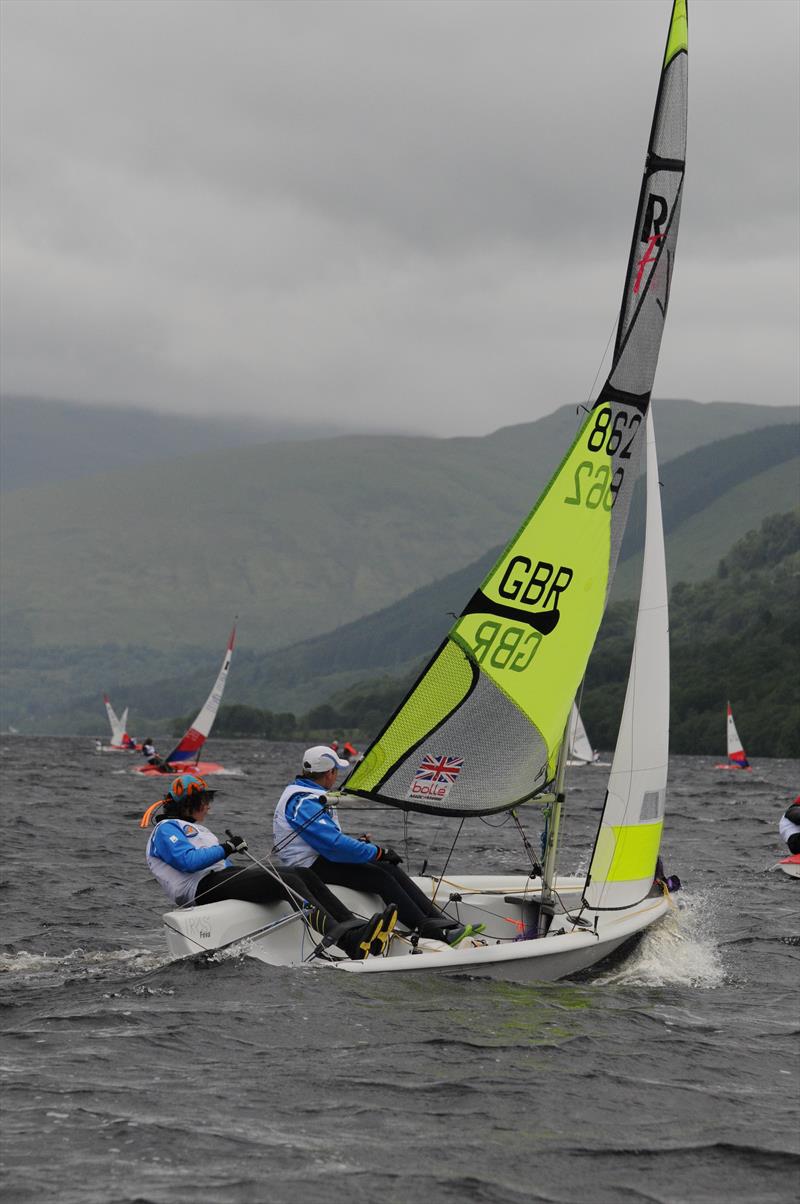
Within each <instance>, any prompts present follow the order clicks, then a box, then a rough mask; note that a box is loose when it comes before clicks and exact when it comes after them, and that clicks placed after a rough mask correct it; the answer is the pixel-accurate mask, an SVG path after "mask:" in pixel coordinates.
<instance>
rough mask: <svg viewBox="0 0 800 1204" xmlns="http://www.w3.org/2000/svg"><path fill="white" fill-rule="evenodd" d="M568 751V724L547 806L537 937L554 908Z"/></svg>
mask: <svg viewBox="0 0 800 1204" xmlns="http://www.w3.org/2000/svg"><path fill="white" fill-rule="evenodd" d="M568 751H569V723H567V726H566V727H565V728H564V738H563V740H562V741H561V748H560V749H559V753H558V763H557V765H556V776H555V783H554V789H553V793H554V796H555V797H554V798H553V801H552V802H551V803H550V804H549V805H548V807H549V810H548V813H547V825H546V828H545V831H546V833H547V838H546V842H545V849H544V862H543V865H542V894H541V901H540V904H539V936H545V935H546V933H547V929H548V927H549V925H550V918H551V917H552V915H553V910H554V907H555V902H554V900H555V889H554V884H555V880H556V853H557V852H558V834H559V831H560V829H561V811H562V808H563V806H564V801H565V797H566V796H565V794H564V778H565V775H566V768H567V753H568Z"/></svg>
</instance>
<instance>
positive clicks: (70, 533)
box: [2, 401, 794, 655]
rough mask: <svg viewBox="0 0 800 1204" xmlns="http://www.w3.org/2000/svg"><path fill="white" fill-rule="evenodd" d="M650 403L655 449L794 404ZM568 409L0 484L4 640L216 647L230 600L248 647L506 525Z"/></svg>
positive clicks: (572, 420) (278, 637) (462, 551)
mask: <svg viewBox="0 0 800 1204" xmlns="http://www.w3.org/2000/svg"><path fill="white" fill-rule="evenodd" d="M654 409H655V417H656V427H657V431H658V438H659V447H660V449H661V455H662V462H667V461H669V460H670V459H671V458H674V457H675V456H677V455H680V454H683V453H685V452H687V451H689V450H692V449H696V448H698V447H702V446H703V445H708V444H710V443H712V442H714V441H715V440H718V439H720V438H727V437H730V436H731V435H732V434H733V433H741V432H745V431H753V430H754V429H755V428H756V427H761V428H763V427H765V426H767V425H776V424H784V425H785V424H787V423H789V422H792V421H793V419H794V413H793V411H792V409H791V408H790V407H782V408H778V407H776V408H770V407H762V406H746V405H735V404H727V403H716V404H712V405H699V404H697V403H694V402H690V401H661V402H656V403H655V406H654ZM578 421H579V419H578V416H577V415H576V410H575V407H562V409H560V410H558V411H556V412H555V413H554V414H551V415H549V416H548V417H546V418H543V419H540V420H539V421H537V422H535V423H530V424H525V425H523V426H518V427H513V428H506V429H502V430H499V431H496V432H494V433H493V434H492V435H488V436H485V437H483V438H454V439H428V438H421V437H420V438H409V437H400V436H352V437H338V438H333V439H324V440H309V441H305V442H302V443H299V442H284V443H281V444H276V443H272V444H259V445H255V446H247V447H243V448H238V449H233V450H230V449H229V450H222V451H214V452H211V453H208V452H206V453H203V454H198V455H194V456H191V457H183V458H180V459H177V460H173V461H170V463H169V465H168V467H167V468H165V466H164V465H162V464H149V465H143V466H138V467H132V468H128V469H127V470H123V471H117V472H113V473H107V474H104V475H101V476H95V477H91V478H85V479H82V480H77V481H69V482H62V483H59V484H53V485H50V486H40V487H38V488H27V489H16V490H13V491H11V492H9V493H8V494H7V495H6V496H5V497H4V504H3V507H2V538H3V553H4V573H3V580H2V589H3V609H4V622H5V638H6V641H7V642H10V643H13V644H14V645H15V646H16V647H17V648H18V649H21V648H26V649H31V650H32V649H35V648H40V649H43V648H46V647H48V646H53V645H56V646H58V647H59V648H60V649H63V648H66V647H71V646H84V647H86V648H90V647H97V646H100V645H109V644H123V645H124V644H130V645H141V646H143V647H145V648H151V649H160V650H163V651H164V653H165V654H166V653H169V655H173V654H174V652H175V651H176V650H177V649H178V648H179V647H181V646H184V647H187V648H188V647H190V646H191V647H195V648H197V647H205V648H208V649H209V650H216V649H217V648H218V647H219V646H220V643H221V641H224V636H225V634H226V632H227V630H228V628H229V625H230V622H231V619H232V617H233V615H234V614H235V613H237V612H238V613H239V614H240V615H241V617H242V628H241V629H242V632H243V635H244V633H246V637H245V638H246V640H247V642H248V644H249V645H250V647H252V648H256V649H259V650H262V649H269V648H278V647H282V646H283V647H285V646H286V645H288V644H291V643H292V642H294V641H297V640H299V639H303V638H307V637H308V636H309V635H310V634H316V633H318V632H324V631H331V630H334V629H335V628H337V627H339V626H341V625H342V624H343V623H346V622H348V621H351V620H353V619H355V618H358V617H359V616H361V615H364V614H368V613H370V612H372V611H374V610H377V609H380V608H381V607H383V606H386V605H390V604H391V603H392V602H394V601H395V600H397V599H398V598H401V597H404V596H405V595H407V594H408V593H410V592H412V591H413V590H414V589H416V588H418V587H420V586H421V585H425V584H428V583H430V582H431V581H433V580H436V579H437V578H440V577H442V576H444V575H446V574H447V573H448V572H454V571H457V570H458V569H459V568H463V567H464V566H465V565H467V564H469V563H470V562H471V561H473V560H474V559H475V557H476V556H477V555H480V553H481V552H482V550H483V549H485V548H488V547H491V546H493V545H494V544H497V543H499V542H501V541H504V540H505V539H506V538H508V536H509V534H510V532H511V531H513V530H514V529H515V528H516V526H517V525H518V523H519V521H520V520H521V518H522V517H523V516H524V515H525V514H526V513H527V512H528V510H529V509H530V506H531V505H532V503H533V501H534V500H535V498H536V496H537V495H538V493H539V492H540V490H541V489H542V487H543V486H544V484H545V483H546V481H547V479H548V477H549V475H550V474H551V473H552V471H553V468H554V467H555V465H556V463H557V462H558V460H559V459H560V457H561V455H562V454H563V452H564V450H565V448H566V446H567V445H568V443H569V440H570V438H571V437H572V436H573V435H574V433H575V430H576V427H577V424H578ZM741 471H746V464H745V466H744V467H743V468H742V469H741ZM768 471H772V470H768ZM781 508H782V507H781V505H780V504H779V503H776V504H771V505H770V506H769V510H768V511H767V512H770V511H775V510H778V509H781ZM743 529H746V527H744V528H743V525H740V526H739V528H738V530H735V531H734V532H733V533H732V537H735V536H736V535H737V534H741V533H742V531H743ZM728 542H730V540H729V541H728Z"/></svg>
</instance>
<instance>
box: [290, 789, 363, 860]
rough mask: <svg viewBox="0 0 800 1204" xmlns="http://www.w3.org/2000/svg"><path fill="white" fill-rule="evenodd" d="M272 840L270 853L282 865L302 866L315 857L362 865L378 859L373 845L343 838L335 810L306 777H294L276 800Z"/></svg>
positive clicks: (321, 791)
mask: <svg viewBox="0 0 800 1204" xmlns="http://www.w3.org/2000/svg"><path fill="white" fill-rule="evenodd" d="M272 838H273V840H274V841H275V844H274V845H273V852H274V853H275V855H276V856H277V857H278V858H279V859H280V860H281V861H282V862H283V863H284V865H297V866H300V867H305V866H309V865H313V863H314V861H315V860H316V858H317V857H327V859H328V861H349V862H353V863H363V862H365V861H374V860H375V859H376V857H377V856H378V846H377V845H375V844H370V842H369V841H368V840H356V839H355V837H353V836H347V835H345V833H344V832H343V831H342V829H341V828H340V827H339V818H338V816H337V814H336V808H335V807H333V806H331V804H330V803H328V800H327V797H326V795H325V791H324V790H323V788H322V787H321V786H320V785H319V783H318V782H314V781H312V780H311V779H310V778H295V780H294V781H293V782H292V783H290V785H288V786H287V787H286V789H285V790H284V792H283V794H282V795H281V797H280V798H279V799H278V805H277V807H276V808H275V817H274V819H273V821H272Z"/></svg>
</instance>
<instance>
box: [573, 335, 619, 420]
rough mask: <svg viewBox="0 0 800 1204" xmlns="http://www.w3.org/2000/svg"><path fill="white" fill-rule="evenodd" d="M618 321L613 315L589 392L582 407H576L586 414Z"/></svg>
mask: <svg viewBox="0 0 800 1204" xmlns="http://www.w3.org/2000/svg"><path fill="white" fill-rule="evenodd" d="M618 321H619V314H617V313H615V314H614V320H613V321H612V323H611V331H610V333H609V336H608V339H607V340H606V346H605V351H604V352H603V354H602V355H601V356H600V363H599V364H598V365H597V371H596V372H595V374H594V380H593V381H592V387H591V388H590V390H589V394H588V396H587V398H586V402H585V403H584V405H582V406H579V407H578V409H579V410H581V409H584V410H587V412H588V406H589V404H590V403H591V400H592V395H593V394H594V387H595V385H596V384H597V378H598V377H599V375H600V373H601V372H602V370H603V364H604V363H605V362H606V356H607V355H608V349H609V347H610V346H611V340H612V339H613V337H614V332H615V330H616V329H617V323H618Z"/></svg>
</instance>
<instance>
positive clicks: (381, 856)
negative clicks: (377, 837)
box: [375, 845, 403, 865]
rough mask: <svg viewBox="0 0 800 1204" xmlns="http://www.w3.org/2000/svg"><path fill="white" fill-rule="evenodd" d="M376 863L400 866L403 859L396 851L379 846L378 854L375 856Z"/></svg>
mask: <svg viewBox="0 0 800 1204" xmlns="http://www.w3.org/2000/svg"><path fill="white" fill-rule="evenodd" d="M375 860H376V861H386V862H388V864H389V865H399V864H400V862H401V861H402V860H403V858H402V857H401V856H400V854H399V853H396V852H395V850H394V849H382V848H381V846H380V845H378V852H377V853H376V855H375Z"/></svg>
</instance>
